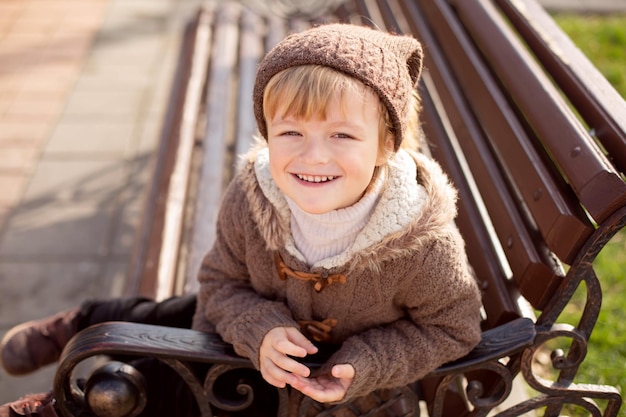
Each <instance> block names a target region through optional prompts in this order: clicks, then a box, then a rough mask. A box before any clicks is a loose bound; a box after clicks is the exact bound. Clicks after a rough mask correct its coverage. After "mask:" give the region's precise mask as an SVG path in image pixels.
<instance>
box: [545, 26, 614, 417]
mask: <svg viewBox="0 0 626 417" xmlns="http://www.w3.org/2000/svg"><path fill="white" fill-rule="evenodd" d="M554 18H555V20H556V22H557V23H558V24H559V25H560V26H561V28H562V29H563V30H564V31H565V32H566V33H567V34H568V35H569V36H570V38H572V40H573V41H574V43H575V44H576V45H577V46H578V47H579V48H580V49H581V50H582V51H583V52H584V53H585V55H587V57H588V58H589V59H590V60H591V61H592V62H593V63H594V64H595V65H596V67H597V68H598V69H599V70H600V72H602V73H603V74H604V75H605V76H606V78H607V79H608V81H609V82H610V83H611V84H612V85H613V86H614V87H615V88H616V89H617V91H618V92H619V93H620V94H621V95H622V97H626V15H607V16H582V15H565V14H563V15H561V14H557V15H555V16H554ZM594 268H595V270H596V274H597V275H598V277H599V279H600V282H601V284H602V287H603V295H604V299H603V302H602V310H601V312H600V317H599V319H598V324H597V325H596V327H595V329H594V331H593V333H592V335H591V339H590V342H589V346H588V353H587V358H586V359H585V361H584V362H583V364H582V366H581V368H580V371H579V373H578V376H577V378H576V382H579V383H600V384H607V385H613V386H617V387H619V388H620V390H621V392H622V394H623V395H626V308H625V307H624V306H626V230H622V231H621V232H619V233H618V234H617V235H616V236H615V237H614V238H613V239H612V240H611V242H609V244H608V245H607V246H606V247H605V248H604V249H603V251H602V252H601V253H600V254H599V256H598V258H597V259H596V261H595V262H594ZM583 304H584V290H581V291H579V292H578V293H577V294H576V297H575V298H574V303H573V304H572V306H571V307H570V308H568V309H567V310H566V312H565V313H564V315H563V317H562V318H563V321H565V322H572V323H573V322H575V320H576V319H577V318H578V317H579V314H580V307H581V306H582V305H583ZM573 415H578V414H575V413H573ZM581 415H586V414H581ZM619 416H620V417H626V405H625V406H622V409H621V410H620V413H619Z"/></svg>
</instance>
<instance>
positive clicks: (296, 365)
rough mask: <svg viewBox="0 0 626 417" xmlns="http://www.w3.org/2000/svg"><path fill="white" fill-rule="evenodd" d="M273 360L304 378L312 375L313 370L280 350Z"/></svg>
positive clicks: (280, 366)
mask: <svg viewBox="0 0 626 417" xmlns="http://www.w3.org/2000/svg"><path fill="white" fill-rule="evenodd" d="M272 360H273V361H274V363H275V364H276V366H278V367H279V368H281V369H283V370H285V371H287V372H290V373H292V374H294V375H298V376H301V377H304V378H306V377H308V376H309V375H311V370H310V369H309V368H308V367H307V366H305V365H303V364H301V363H300V362H298V361H296V360H295V359H291V358H290V357H288V356H285V355H283V354H280V353H278V352H277V354H276V356H274V357H273V358H272Z"/></svg>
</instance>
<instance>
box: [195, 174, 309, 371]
mask: <svg viewBox="0 0 626 417" xmlns="http://www.w3.org/2000/svg"><path fill="white" fill-rule="evenodd" d="M248 207H249V205H248V203H247V200H246V197H245V194H244V192H243V190H242V189H241V187H240V185H239V183H238V182H237V181H236V180H235V181H233V182H232V183H231V184H230V185H229V187H228V188H227V190H226V191H225V194H224V198H223V201H222V205H221V208H220V211H219V214H218V220H217V226H216V239H215V242H214V244H213V246H212V248H211V249H210V251H209V252H208V253H207V254H206V255H205V257H204V259H203V261H202V264H201V267H200V271H199V274H198V280H199V283H200V288H199V291H198V307H197V311H196V315H195V317H194V328H196V329H198V330H204V331H216V332H217V333H218V334H219V335H220V336H221V337H222V338H223V339H224V341H226V342H228V343H231V344H232V345H233V347H234V349H235V352H237V354H239V355H241V356H245V357H248V358H249V359H250V360H251V361H252V363H253V365H254V366H255V367H256V368H257V369H259V358H258V356H259V348H260V345H261V342H262V340H263V337H264V336H265V334H266V333H267V332H268V331H269V330H271V329H272V328H274V327H279V326H284V327H298V326H297V323H296V322H295V321H294V320H293V318H292V316H291V312H290V311H289V309H288V308H287V306H286V305H285V303H283V302H282V301H277V300H271V299H267V298H264V297H263V296H261V295H260V294H259V293H258V292H257V291H255V289H254V288H253V286H252V284H251V281H250V271H249V266H248V264H247V262H246V259H247V258H246V239H248V235H249V233H248V232H249V230H250V228H251V227H256V226H255V225H254V224H252V223H253V222H252V220H251V216H250V213H249V209H248Z"/></svg>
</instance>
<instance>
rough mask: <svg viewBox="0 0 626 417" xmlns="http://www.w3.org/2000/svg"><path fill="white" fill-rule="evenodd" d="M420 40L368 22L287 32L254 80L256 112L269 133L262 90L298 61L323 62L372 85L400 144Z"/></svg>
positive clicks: (419, 60)
mask: <svg viewBox="0 0 626 417" xmlns="http://www.w3.org/2000/svg"><path fill="white" fill-rule="evenodd" d="M422 59H423V53H422V46H421V44H420V43H419V42H418V41H417V40H416V39H414V38H412V37H410V36H401V35H392V34H389V33H386V32H382V31H379V30H375V29H371V28H368V27H365V26H356V25H350V24H338V23H335V24H328V25H322V26H317V27H314V28H312V29H308V30H306V31H304V32H300V33H295V34H292V35H290V36H288V37H286V38H285V39H284V40H283V41H281V42H280V43H279V44H278V45H276V46H275V47H274V48H273V49H272V50H271V51H269V52H268V53H267V55H266V56H265V58H264V59H263V61H261V63H260V65H259V68H258V71H257V76H256V82H255V86H254V96H253V99H254V115H255V117H256V120H257V124H258V127H259V131H260V132H261V135H263V137H264V138H266V139H267V125H266V124H265V118H264V116H263V91H264V90H265V87H266V86H267V83H268V82H269V80H270V79H271V78H272V77H273V76H274V75H276V74H278V73H279V72H280V71H282V70H284V69H287V68H289V67H294V66H299V65H323V66H327V67H330V68H333V69H335V70H337V71H340V72H343V73H345V74H347V75H349V76H351V77H354V78H356V79H358V80H359V81H361V82H362V83H363V84H365V85H367V86H369V87H370V88H372V89H373V90H374V91H375V92H376V93H377V94H378V96H379V97H380V99H381V100H382V102H383V104H384V105H385V106H386V107H387V109H388V111H389V115H390V118H391V122H392V132H393V134H394V136H395V143H394V147H395V150H398V148H399V147H400V143H401V142H402V138H403V137H404V133H405V130H406V127H407V123H408V121H407V118H408V107H409V103H410V97H411V94H412V91H413V89H414V88H415V87H416V85H417V81H418V80H419V77H420V73H421V71H422Z"/></svg>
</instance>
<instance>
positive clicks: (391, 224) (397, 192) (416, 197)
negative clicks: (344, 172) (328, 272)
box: [254, 148, 427, 268]
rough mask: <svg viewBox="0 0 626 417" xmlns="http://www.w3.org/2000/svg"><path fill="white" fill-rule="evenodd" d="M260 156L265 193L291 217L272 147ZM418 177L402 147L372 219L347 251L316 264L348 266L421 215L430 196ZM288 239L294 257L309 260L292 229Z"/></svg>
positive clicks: (258, 170)
mask: <svg viewBox="0 0 626 417" xmlns="http://www.w3.org/2000/svg"><path fill="white" fill-rule="evenodd" d="M256 156H257V157H256V160H255V163H254V170H255V174H256V177H257V180H258V182H259V186H260V188H261V190H262V191H263V194H264V195H265V197H266V198H267V199H268V200H269V201H270V203H272V205H273V206H274V207H275V208H276V210H277V211H278V213H279V215H280V216H282V217H283V218H285V219H291V210H290V208H289V203H288V202H287V199H286V197H285V195H284V194H283V193H282V192H281V191H280V189H279V188H278V186H277V185H276V183H275V182H274V180H273V179H272V176H271V174H270V170H269V151H268V149H267V148H265V149H262V150H260V151H259V152H258V154H257V155H256ZM416 178H417V167H416V165H415V161H414V160H413V158H412V157H411V156H410V155H409V154H408V153H407V152H405V151H403V150H402V149H400V150H399V151H398V152H396V153H395V154H394V155H393V156H392V157H391V158H390V159H389V161H388V169H387V177H386V181H385V184H384V185H383V188H382V190H381V195H380V197H379V199H378V203H377V204H376V205H375V207H374V209H373V211H372V214H371V216H370V218H369V221H367V223H366V224H365V226H363V228H362V229H361V231H360V233H358V234H357V236H356V238H355V239H354V241H353V242H352V244H351V245H350V246H349V247H348V248H347V249H346V250H344V251H343V252H341V253H339V254H338V255H335V256H332V257H329V258H325V259H322V260H320V261H319V262H317V263H316V264H314V265H313V267H323V268H333V267H337V266H341V265H344V264H346V263H347V262H348V261H349V260H350V259H351V258H352V257H353V256H354V254H356V253H358V252H359V251H361V250H363V249H366V248H367V247H369V246H371V245H373V244H376V243H378V242H380V241H381V240H383V239H384V238H385V237H386V236H388V235H391V234H394V233H398V232H400V231H402V230H403V229H404V228H406V227H407V226H409V225H410V224H411V223H412V222H413V221H414V220H415V219H416V218H417V217H418V215H419V213H420V212H421V210H422V206H423V204H424V202H425V200H426V198H427V195H426V190H425V189H424V187H422V186H421V185H419V184H418V183H417V179H416ZM288 223H290V221H288ZM285 242H286V243H285V249H286V250H287V251H288V252H289V253H290V254H291V255H292V256H295V257H296V258H298V259H300V260H301V261H303V262H306V259H305V257H304V255H303V254H302V253H301V252H300V251H299V250H298V249H297V247H296V244H295V241H294V238H293V235H292V233H291V228H290V233H289V236H287V237H285Z"/></svg>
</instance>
